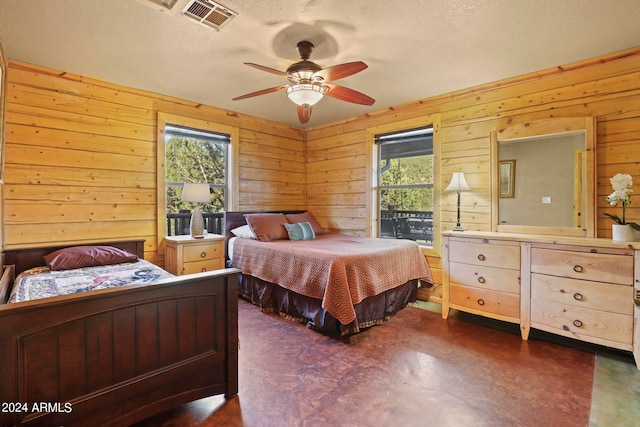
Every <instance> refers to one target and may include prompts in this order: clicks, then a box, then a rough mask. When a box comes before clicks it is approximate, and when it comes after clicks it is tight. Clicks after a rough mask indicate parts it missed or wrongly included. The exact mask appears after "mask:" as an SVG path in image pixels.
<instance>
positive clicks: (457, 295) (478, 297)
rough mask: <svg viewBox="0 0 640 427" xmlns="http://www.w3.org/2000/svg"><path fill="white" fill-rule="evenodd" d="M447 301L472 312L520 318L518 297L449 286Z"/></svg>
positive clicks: (466, 287)
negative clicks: (477, 311) (478, 311)
mask: <svg viewBox="0 0 640 427" xmlns="http://www.w3.org/2000/svg"><path fill="white" fill-rule="evenodd" d="M449 301H450V303H451V304H456V305H459V306H462V307H467V308H471V309H474V310H480V311H484V312H488V313H493V314H499V315H502V316H509V317H513V318H519V317H520V296H519V295H514V294H509V293H504V292H497V291H490V290H487V289H478V288H474V287H470V286H460V285H454V284H451V285H450V287H449Z"/></svg>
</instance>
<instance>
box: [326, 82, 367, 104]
mask: <svg viewBox="0 0 640 427" xmlns="http://www.w3.org/2000/svg"><path fill="white" fill-rule="evenodd" d="M322 87H324V88H326V89H327V90H326V92H325V93H324V94H325V95H327V96H330V97H332V98H336V99H339V100H341V101H347V102H353V103H354V104H362V105H373V104H374V103H375V102H376V100H375V99H373V98H371V97H370V96H367V95H365V94H364V93H362V92H358V91H357V90H353V89H349V88H347V87H344V86H338V85H334V84H331V83H323V84H322Z"/></svg>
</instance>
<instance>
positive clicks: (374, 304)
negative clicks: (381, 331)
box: [238, 274, 419, 336]
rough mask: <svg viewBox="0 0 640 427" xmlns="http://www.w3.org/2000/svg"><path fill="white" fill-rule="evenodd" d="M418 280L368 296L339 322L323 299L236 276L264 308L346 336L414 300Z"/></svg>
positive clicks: (248, 296)
mask: <svg viewBox="0 0 640 427" xmlns="http://www.w3.org/2000/svg"><path fill="white" fill-rule="evenodd" d="M418 284H419V280H417V279H416V280H411V281H409V282H407V283H405V284H403V285H400V286H398V287H395V288H393V289H389V290H387V291H385V292H383V293H381V294H378V295H375V296H372V297H368V298H366V299H364V300H363V301H362V302H360V303H359V304H356V305H355V306H354V308H355V312H356V319H355V320H354V321H353V322H351V323H349V324H348V325H343V324H341V323H340V322H339V321H338V320H337V319H336V318H335V317H333V316H332V315H331V314H329V313H328V312H327V311H325V310H324V309H323V308H322V306H321V305H322V300H320V299H317V298H310V297H307V296H304V295H301V294H299V293H296V292H293V291H290V290H288V289H285V288H282V287H281V286H278V285H277V284H274V283H270V282H265V281H264V280H261V279H258V278H256V277H253V276H249V275H246V274H240V275H239V276H238V290H239V295H240V296H241V297H242V298H243V299H245V300H247V301H249V302H251V303H252V304H254V305H256V306H258V307H260V308H261V309H262V310H263V311H266V312H275V313H279V314H281V315H283V316H285V317H288V318H290V319H292V320H296V321H300V322H304V323H306V324H307V327H309V328H311V329H314V330H316V331H319V332H322V333H325V334H328V335H338V336H345V335H350V334H354V333H357V332H360V330H361V329H364V328H368V327H370V326H375V325H380V324H382V323H383V322H384V321H385V320H387V319H389V317H391V316H393V315H394V314H396V313H397V312H398V311H399V310H400V309H402V308H404V307H405V306H407V304H409V303H411V302H415V301H416V294H417V289H418Z"/></svg>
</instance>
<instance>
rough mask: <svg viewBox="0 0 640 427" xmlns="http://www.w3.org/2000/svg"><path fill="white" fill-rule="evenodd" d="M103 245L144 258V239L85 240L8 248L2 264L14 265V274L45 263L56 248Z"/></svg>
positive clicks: (4, 252) (3, 253)
mask: <svg viewBox="0 0 640 427" xmlns="http://www.w3.org/2000/svg"><path fill="white" fill-rule="evenodd" d="M86 245H104V246H114V247H116V248H119V249H122V250H124V251H127V252H129V253H132V254H135V255H137V256H138V258H141V259H144V240H126V241H117V242H87V243H78V244H74V245H64V246H47V247H40V248H26V249H10V250H6V251H3V252H2V255H3V258H4V265H15V268H16V270H15V274H16V275H17V274H20V273H22V272H23V271H25V270H28V269H30V268H33V267H39V266H41V265H45V262H44V258H43V257H44V256H45V255H47V254H50V253H51V252H54V251H57V250H58V249H62V248H68V247H70V246H86Z"/></svg>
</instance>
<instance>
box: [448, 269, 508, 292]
mask: <svg viewBox="0 0 640 427" xmlns="http://www.w3.org/2000/svg"><path fill="white" fill-rule="evenodd" d="M449 266H450V267H449V280H450V281H451V282H452V283H456V284H460V285H466V286H473V287H476V288H481V289H489V290H494V291H500V292H509V293H512V294H519V293H520V270H507V269H504V268H496V267H487V266H483V265H473V264H461V263H458V262H451V263H449Z"/></svg>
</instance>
